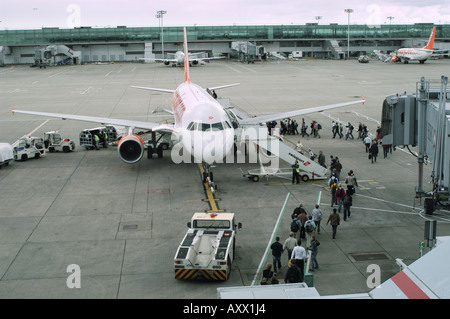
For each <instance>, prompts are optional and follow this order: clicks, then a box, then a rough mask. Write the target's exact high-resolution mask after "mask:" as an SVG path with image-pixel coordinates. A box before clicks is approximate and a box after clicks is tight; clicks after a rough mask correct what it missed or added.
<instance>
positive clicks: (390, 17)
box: [386, 16, 395, 25]
mask: <svg viewBox="0 0 450 319" xmlns="http://www.w3.org/2000/svg"><path fill="white" fill-rule="evenodd" d="M394 18H395V17H392V16H389V17H387V18H386V19H389V25H391V24H392V19H394Z"/></svg>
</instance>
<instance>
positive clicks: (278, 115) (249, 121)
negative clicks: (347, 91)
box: [239, 97, 366, 125]
mask: <svg viewBox="0 0 450 319" xmlns="http://www.w3.org/2000/svg"><path fill="white" fill-rule="evenodd" d="M365 101H366V99H365V98H364V97H363V99H362V100H358V101H354V102H344V103H338V104H330V105H324V106H317V107H311V108H307V109H300V110H295V111H289V112H283V113H273V114H269V115H263V116H257V117H250V118H246V119H242V120H240V121H239V123H240V124H243V125H245V124H259V123H266V122H270V121H276V120H281V119H285V118H289V117H295V116H301V115H305V114H309V113H315V112H323V111H326V110H331V109H335V108H339V107H343V106H348V105H354V104H359V103H364V102H365Z"/></svg>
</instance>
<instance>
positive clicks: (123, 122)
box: [12, 109, 174, 132]
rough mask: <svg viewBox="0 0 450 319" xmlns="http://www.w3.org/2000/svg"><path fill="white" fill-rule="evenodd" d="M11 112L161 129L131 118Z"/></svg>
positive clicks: (167, 128) (168, 129)
mask: <svg viewBox="0 0 450 319" xmlns="http://www.w3.org/2000/svg"><path fill="white" fill-rule="evenodd" d="M12 113H13V114H14V113H22V114H30V115H38V116H44V117H54V118H59V119H62V120H76V121H83V122H94V123H100V124H103V125H106V124H110V125H118V126H125V127H134V128H140V129H145V130H156V129H160V130H162V128H163V127H162V126H161V124H159V123H152V122H141V121H133V120H121V119H113V118H109V117H94V116H84V115H74V114H61V113H47V112H34V111H22V110H15V109H13V110H12ZM170 130H172V131H174V129H173V126H172V127H171V128H170V126H168V125H167V124H166V125H165V126H164V131H166V132H168V131H170Z"/></svg>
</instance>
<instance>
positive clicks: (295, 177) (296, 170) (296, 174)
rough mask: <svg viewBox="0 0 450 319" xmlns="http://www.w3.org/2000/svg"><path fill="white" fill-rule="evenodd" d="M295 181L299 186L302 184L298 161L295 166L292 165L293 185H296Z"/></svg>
mask: <svg viewBox="0 0 450 319" xmlns="http://www.w3.org/2000/svg"><path fill="white" fill-rule="evenodd" d="M294 180H296V181H297V184H300V166H299V165H298V161H297V160H295V163H294V165H292V184H294Z"/></svg>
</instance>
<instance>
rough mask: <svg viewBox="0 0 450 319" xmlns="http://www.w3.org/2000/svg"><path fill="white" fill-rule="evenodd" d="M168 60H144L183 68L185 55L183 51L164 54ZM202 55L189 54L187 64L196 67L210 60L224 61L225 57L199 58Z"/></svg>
mask: <svg viewBox="0 0 450 319" xmlns="http://www.w3.org/2000/svg"><path fill="white" fill-rule="evenodd" d="M166 54H167V55H168V56H169V58H165V59H146V60H149V61H154V62H163V63H164V64H165V65H170V64H171V63H172V66H183V65H184V60H185V54H184V52H183V51H177V52H176V53H166ZM202 54H203V53H201V52H199V53H189V63H190V64H191V65H197V64H199V63H201V62H209V61H210V60H218V59H225V57H211V58H203V57H201V56H202Z"/></svg>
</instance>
